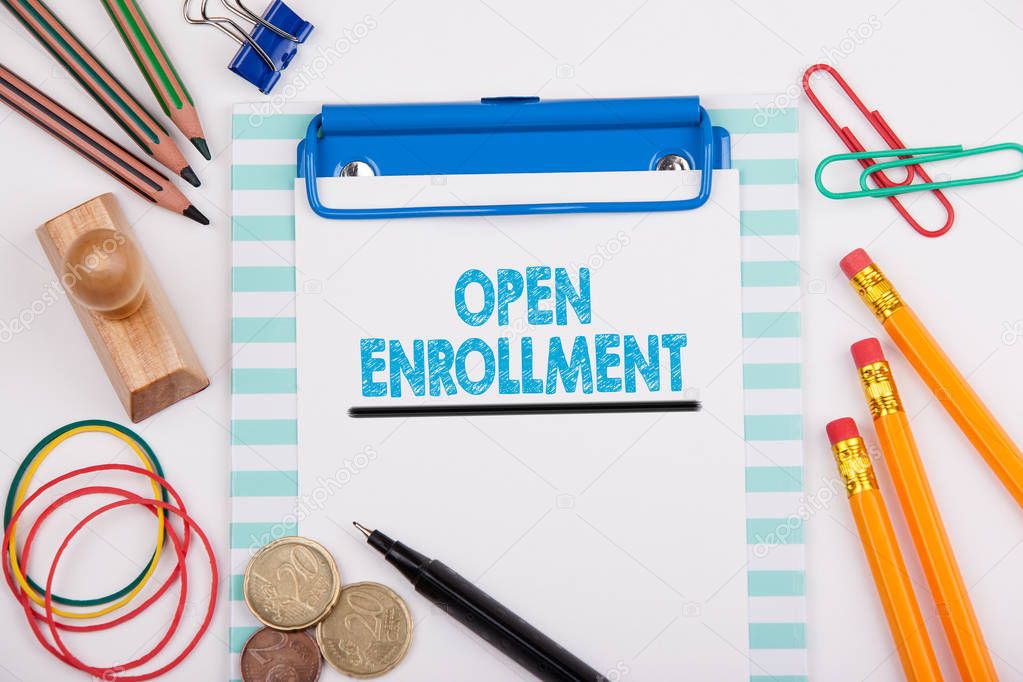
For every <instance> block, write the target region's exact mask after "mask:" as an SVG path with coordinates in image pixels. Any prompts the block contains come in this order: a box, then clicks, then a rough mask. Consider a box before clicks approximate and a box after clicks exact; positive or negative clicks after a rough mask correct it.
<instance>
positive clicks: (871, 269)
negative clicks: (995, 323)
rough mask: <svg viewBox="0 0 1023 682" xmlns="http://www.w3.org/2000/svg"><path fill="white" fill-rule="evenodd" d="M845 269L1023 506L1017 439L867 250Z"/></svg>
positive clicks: (1022, 470) (844, 263) (850, 260)
mask: <svg viewBox="0 0 1023 682" xmlns="http://www.w3.org/2000/svg"><path fill="white" fill-rule="evenodd" d="M842 270H843V272H845V274H846V276H847V277H849V279H850V280H851V282H852V285H853V286H854V287H855V288H856V291H857V293H859V295H860V298H862V299H863V301H864V303H866V304H867V306H868V307H869V308H870V309H871V310H872V311H873V312H874V315H876V316H877V319H879V320H880V321H881V324H882V325H883V326H884V328H885V329H886V330H887V331H888V333H889V334H890V335H891V337H892V340H893V341H895V345H896V346H898V347H899V350H901V351H902V353H903V355H905V356H906V358H907V359H908V360H909V362H910V364H911V365H913V369H915V370H916V373H917V374H919V375H920V377H921V378H922V379H923V380H924V382H925V383H926V384H927V386H928V387H930V389H931V391H932V392H933V393H934V395H935V397H937V398H938V402H940V403H941V404H942V405H943V406H944V407H945V409H946V410H947V411H948V413H949V414H950V415H951V416H952V419H953V420H955V423H956V424H958V425H959V429H960V430H961V431H962V432H963V433H964V434H965V435H966V437H967V438H968V439H969V440H970V442H971V443H973V447H975V448H976V449H977V451H978V452H979V453H980V454H981V456H982V457H983V458H984V461H986V462H987V465H988V466H989V467H991V470H992V471H994V472H995V475H997V476H998V479H999V480H1000V481H1001V482H1002V485H1004V486H1005V487H1006V488H1007V489H1008V491H1009V493H1010V494H1012V496H1013V497H1014V498H1015V499H1016V503H1017V504H1019V505H1020V506H1021V507H1023V451H1020V449H1019V447H1017V446H1016V444H1015V443H1013V441H1012V439H1011V438H1010V437H1009V434H1008V433H1006V432H1005V429H1003V428H1002V426H1001V425H1000V424H999V423H998V421H997V420H996V419H995V418H994V415H992V414H991V411H990V410H988V408H987V407H986V406H985V405H984V403H983V402H982V401H981V399H980V396H978V395H977V394H976V393H975V392H974V390H973V389H972V388H971V387H970V385H969V384H968V383H967V381H966V378H965V377H964V376H963V375H962V374H961V373H960V372H959V370H957V369H956V367H955V365H953V364H952V361H951V360H949V358H948V356H947V355H945V353H944V352H943V351H942V350H941V347H940V346H939V345H938V342H937V341H935V340H934V337H933V336H931V335H930V333H929V332H928V331H927V329H926V328H925V327H924V325H923V323H922V322H920V320H919V318H917V316H916V314H915V313H914V312H913V311H912V310H911V309H910V307H909V306H908V305H906V304H905V303H904V302H903V300H902V297H901V296H899V292H898V291H896V290H895V287H894V286H892V284H891V282H889V281H888V279H887V278H886V277H885V276H884V274H883V273H882V272H881V270H880V269H878V267H877V266H876V265H875V264H874V262H873V261H872V260H871V259H870V256H868V255H867V253H866V251H864V250H863V249H856V250H855V251H853V252H852V253H850V254H849V255H848V256H846V257H845V258H843V259H842Z"/></svg>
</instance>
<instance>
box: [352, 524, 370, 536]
mask: <svg viewBox="0 0 1023 682" xmlns="http://www.w3.org/2000/svg"><path fill="white" fill-rule="evenodd" d="M352 525H353V526H355V527H356V528H358V529H359V531H360V532H361V533H362V534H363V535H365V536H366V537H367V538H368V537H369V536H370V535H372V534H373V531H371V530H370V529H369V528H366V526H364V525H362V524H361V523H359V522H358V521H352Z"/></svg>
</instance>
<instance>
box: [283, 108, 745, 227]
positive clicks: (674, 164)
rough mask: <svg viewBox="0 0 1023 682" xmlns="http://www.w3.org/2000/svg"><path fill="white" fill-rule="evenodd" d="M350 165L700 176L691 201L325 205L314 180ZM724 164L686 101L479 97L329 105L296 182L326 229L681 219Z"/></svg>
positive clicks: (718, 131)
mask: <svg viewBox="0 0 1023 682" xmlns="http://www.w3.org/2000/svg"><path fill="white" fill-rule="evenodd" d="M353 163H362V164H365V165H367V166H368V167H369V168H370V169H372V171H373V174H375V175H385V176H392V175H472V174H484V173H559V172H562V173H564V172H608V171H646V170H657V169H659V168H662V169H663V168H666V167H671V168H681V169H685V170H699V171H701V172H702V176H701V179H700V191H699V194H698V195H697V196H696V197H693V198H691V199H681V200H662V201H606V202H601V201H596V202H564V203H538V204H494V205H478V206H417V207H393V208H344V209H342V208H331V207H329V206H325V205H324V204H323V202H322V201H321V199H320V193H319V188H318V187H317V183H316V178H324V177H340V176H342V175H345V174H346V173H345V169H346V168H349V167H351V164H353ZM730 167H731V143H730V138H729V134H728V131H727V130H725V129H724V128H721V127H718V126H714V125H712V123H711V120H710V115H709V114H708V113H707V110H706V109H704V108H703V107H702V106H700V100H699V98H698V97H660V98H645V99H606V100H553V101H549V102H548V101H545V102H541V101H540V99H539V98H537V97H498V98H485V99H483V100H481V101H480V102H478V103H477V102H472V103H458V104H397V105H394V104H391V105H332V106H325V107H324V108H323V110H322V112H321V113H320V114H319V115H318V116H316V117H314V118H313V120H312V121H311V122H310V123H309V127H308V129H307V132H306V137H305V139H304V140H303V141H302V142H301V143H300V144H299V149H298V175H299V177H300V178H305V179H306V195H307V197H308V199H309V206H310V208H312V210H313V212H315V213H316V215H318V216H320V217H321V218H327V219H332V220H353V219H381V218H386V219H389V218H414V217H426V216H432V217H451V216H502V215H544V214H562V213H623V212H653V211H686V210H692V209H696V208H699V207H700V206H703V205H704V204H705V203H707V200H708V199H710V195H711V189H712V182H713V173H712V172H711V171H713V170H715V169H724V168H730Z"/></svg>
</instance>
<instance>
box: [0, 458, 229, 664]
mask: <svg viewBox="0 0 1023 682" xmlns="http://www.w3.org/2000/svg"><path fill="white" fill-rule="evenodd" d="M101 466H102V467H104V468H111V469H112V468H121V467H123V466H124V465H101ZM90 469H96V467H91V468H90ZM83 473H87V472H86V471H85V470H79V471H75V472H71V473H70V474H68V475H67V477H68V478H70V477H72V476H77V475H80V474H83ZM157 479H159V480H160V482H161V483H162V484H163V485H164V486H165V487H168V488H169V484H167V482H166V481H165V480H163V479H162V477H157ZM113 491H116V492H114V494H117V495H120V496H121V497H123V498H124V499H122V500H120V501H117V502H112V503H110V504H107V505H105V506H104V507H102V508H100V509H98V510H96V511H94V512H92V513H91V514H89V515H88V516H86V517H85V518H84V519H82V521H80V522H79V523H78V524H77V525H76V526H75V528H74V529H73V530H72V531H71V533H69V534H68V536H67V537H66V538H65V539H64V542H63V543H62V545H61V547H60V549H59V550H58V552H57V554H56V555H55V556H54V560H53V563H52V564H51V565H50V572H49V574H48V576H47V588H46V597H45V599H44V608H45V609H46V620H47V624H48V626H49V630H50V634H51V636H52V637H53V638H54V642H55V643H56V645H57V647H59V649H60V651H58V650H57V649H56V648H54V646H53V645H51V644H49V643H48V642H47V641H46V639H45V637H43V634H42V632H41V630H40V628H39V625H38V624H37V623H36V618H34V617H33V616H32V609H31V606H30V604H29V601H28V599H27V596H26V595H25V593H24V592H20V593H18V592H17V591H16V589H15V585H14V581H13V580H12V577H11V574H10V571H9V568H8V562H6V561H5V562H4V563H3V571H4V575H5V577H6V579H7V582H8V585H9V586H10V587H11V589H12V590H14V591H15V594H16V596H17V598H18V600H19V602H20V603H21V604H22V607H23V609H24V610H25V613H26V617H27V619H28V621H29V625H30V626H31V628H32V631H33V633H34V634H35V636H36V639H38V640H39V642H40V644H42V645H43V647H44V648H45V649H47V651H49V652H50V653H52V654H53V655H54V656H56V657H57V658H59V659H60V660H61V661H63V662H65V663H67V664H68V665H71V666H72V667H75V668H77V669H79V670H82V671H84V672H87V673H89V674H91V675H94V676H96V677H100V678H102V679H104V680H121V681H122V682H142V681H143V680H149V679H152V678H154V677H157V676H159V675H162V674H164V673H166V672H167V671H169V670H171V669H173V668H174V667H176V666H177V665H178V664H179V663H181V661H182V660H184V658H185V657H186V656H188V655H189V654H190V653H191V652H192V651H193V650H194V649H195V647H196V645H197V644H198V642H199V639H200V638H201V637H202V635H203V634H205V632H206V630H207V629H208V628H209V625H210V623H211V621H212V619H213V612H214V610H215V607H216V601H217V588H218V583H219V571H218V569H217V562H216V554H215V553H214V551H213V547H212V545H211V544H210V541H209V538H208V537H207V536H206V534H205V533H204V532H203V530H202V528H201V527H200V526H199V525H198V524H197V523H196V522H195V520H194V519H193V518H192V517H191V516H189V515H188V514H187V513H186V512H185V511H184V510H183V509H181V508H179V507H175V506H174V505H171V504H170V503H168V502H164V501H162V500H150V499H146V498H143V497H141V496H139V495H137V494H135V493H132V492H130V491H127V490H123V489H120V488H108V487H102V486H92V487H86V488H82V489H80V490H76V491H73V492H70V493H68V494H66V495H64V496H63V497H61V498H59V499H58V500H56V501H55V502H53V503H52V504H51V505H50V507H48V508H47V510H46V512H45V513H46V514H47V515H49V513H52V511H53V510H56V509H57V508H59V507H61V506H62V505H64V504H66V503H68V502H70V501H71V500H74V499H77V498H79V497H83V496H85V495H92V494H111V492H113ZM130 505H137V506H146V507H148V508H150V511H151V512H152V513H154V514H157V513H158V511H160V510H162V511H166V512H171V513H172V514H174V515H176V516H178V517H179V518H180V519H181V521H182V524H183V526H184V527H185V528H187V533H190V532H192V531H194V532H195V533H196V535H197V536H198V537H199V539H200V541H201V542H202V544H203V548H204V549H205V551H206V554H207V556H208V559H209V564H210V598H209V603H208V605H207V609H206V615H205V617H204V618H203V621H202V623H201V624H200V625H199V628H198V629H197V631H196V633H195V634H194V635H193V637H192V639H191V640H190V641H189V642H188V644H187V645H186V646H185V648H184V649H183V650H182V651H181V653H179V654H178V655H177V656H176V657H175V658H174V659H173V660H171V661H170V662H169V663H167V664H165V665H164V666H162V667H160V668H159V669H157V670H154V671H152V672H149V673H145V674H141V675H120V674H118V673H120V672H121V671H123V670H126V669H128V668H129V667H134V666H137V665H141V662H142V661H148V660H149V659H151V658H152V657H153V656H154V655H156V652H157V651H159V649H156V651H151V652H149V653H147V654H145V655H144V656H142V657H140V658H139V659H136V661H132V662H130V664H128V665H120V666H113V667H109V668H98V667H95V666H89V665H87V664H85V663H84V662H82V661H81V660H79V659H78V658H76V657H75V656H74V655H73V654H72V653H71V652H70V651H69V650H67V648H66V647H65V646H64V644H63V641H62V640H61V638H60V635H59V629H60V628H59V627H58V624H57V623H56V622H55V621H54V619H53V617H54V611H53V608H52V606H53V603H52V583H53V578H54V575H55V573H56V568H57V565H58V563H59V560H60V558H61V556H62V554H63V552H64V550H65V549H66V548H67V546H68V544H69V543H70V541H71V539H72V538H73V537H74V536H75V535H76V534H77V533H78V532H80V531H81V530H82V529H83V528H84V527H85V526H86V525H87V524H88V523H89V522H90V521H91V520H92V519H94V518H96V517H97V516H99V515H101V514H103V513H106V512H107V511H111V510H113V509H118V508H120V507H125V506H130ZM38 525H39V520H38V519H37V522H36V524H34V525H33V528H32V530H31V531H30V536H31V537H34V533H35V531H36V528H37V527H38ZM167 530H168V535H169V536H170V538H171V543H172V544H173V545H174V547H175V552H177V553H178V556H179V560H180V561H181V568H182V570H181V576H182V592H184V591H185V590H187V570H186V569H185V568H184V550H183V547H182V543H181V542H179V541H178V538H177V534H176V533H175V532H174V531H173V529H172V528H171V527H169V526H168V528H167ZM7 532H8V533H9V532H10V529H8V531H7ZM186 538H187V534H186ZM6 547H7V542H6V538H5V543H4V551H5V552H6ZM29 549H30V545H29V544H28V542H26V547H25V553H26V560H27V552H28V550H29ZM183 599H184V598H183V597H181V598H180V602H179V603H183ZM180 624H181V608H180V607H179V609H178V610H177V611H176V612H175V617H174V620H173V621H172V623H171V626H170V628H168V633H169V634H167V635H165V637H164V640H169V639H170V637H172V636H173V634H174V633H175V632H176V630H177V629H178V627H180ZM163 644H165V641H162V642H161V643H160V644H158V645H157V646H158V647H159V648H162V645H163ZM154 649H155V647H154Z"/></svg>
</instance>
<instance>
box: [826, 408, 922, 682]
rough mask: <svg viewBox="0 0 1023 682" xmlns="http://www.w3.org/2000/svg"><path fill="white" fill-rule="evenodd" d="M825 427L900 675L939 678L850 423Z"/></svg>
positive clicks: (913, 679)
mask: <svg viewBox="0 0 1023 682" xmlns="http://www.w3.org/2000/svg"><path fill="white" fill-rule="evenodd" d="M827 431H828V438H829V439H830V440H831V449H832V453H833V454H834V455H835V463H836V464H838V472H839V474H840V475H841V476H842V481H843V483H845V488H846V492H847V493H848V495H849V507H850V509H852V515H853V519H854V520H855V521H856V530H857V531H858V533H859V536H860V541H861V542H862V543H863V552H864V553H865V554H866V555H867V563H868V564H870V573H871V575H872V576H873V577H874V585H875V586H876V587H877V594H878V596H879V597H880V598H881V606H882V608H884V615H885V618H886V619H887V621H888V628H889V630H891V633H892V639H894V640H895V649H896V651H898V652H899V660H900V661H901V663H902V670H903V672H904V673H905V675H906V679H907V680H909V681H910V682H925V681H934V680H937V681H939V682H940V680H941V679H942V677H941V668H940V667H939V666H938V659H937V658H935V656H934V648H933V647H932V646H931V640H930V637H928V635H927V626H926V624H925V623H924V617H923V614H922V613H921V612H920V604H918V603H917V600H916V594H915V593H914V592H913V583H912V582H911V581H910V579H909V572H908V571H907V570H906V562H905V560H904V559H903V558H902V552H901V551H900V550H899V542H898V540H897V539H896V537H895V529H894V528H893V527H892V520H891V517H890V516H889V515H888V508H887V507H886V506H885V503H884V497H883V496H882V495H881V490H880V489H879V488H878V486H877V478H876V477H875V476H874V465H873V464H872V463H871V462H870V457H869V456H868V454H867V448H866V447H865V446H864V445H863V439H862V438H860V432H859V429H858V428H857V427H856V422H854V421H853V420H852V419H848V418H846V419H836V420H835V421H833V422H831V423H830V424H828V427H827Z"/></svg>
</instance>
